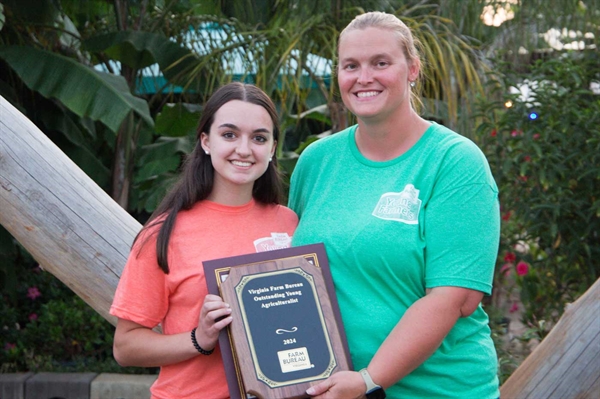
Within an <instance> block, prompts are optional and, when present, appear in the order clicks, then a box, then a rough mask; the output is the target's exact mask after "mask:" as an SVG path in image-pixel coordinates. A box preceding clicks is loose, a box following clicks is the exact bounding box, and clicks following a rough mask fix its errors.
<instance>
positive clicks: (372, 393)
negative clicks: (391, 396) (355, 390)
mask: <svg viewBox="0 0 600 399" xmlns="http://www.w3.org/2000/svg"><path fill="white" fill-rule="evenodd" d="M359 373H360V375H361V377H362V378H363V380H364V382H365V385H366V386H367V392H366V396H367V399H384V398H385V391H384V390H383V388H382V387H381V386H379V385H377V384H375V383H374V382H373V379H372V378H371V376H370V375H369V372H368V371H367V369H366V368H364V369H362V370H360V371H359Z"/></svg>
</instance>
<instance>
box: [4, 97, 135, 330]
mask: <svg viewBox="0 0 600 399" xmlns="http://www.w3.org/2000/svg"><path fill="white" fill-rule="evenodd" d="M0 224H2V226H4V227H5V228H6V229H7V230H8V231H9V232H10V233H11V234H12V235H13V237H15V238H16V239H17V240H18V241H19V242H20V243H21V245H23V246H24V247H25V248H26V249H27V251H29V253H31V255H32V256H33V257H34V258H35V259H36V261H37V262H39V264H40V266H41V267H42V268H43V269H44V270H46V271H48V272H50V273H52V274H53V275H54V276H56V277H57V278H58V279H60V280H61V281H62V282H63V283H65V284H66V285H67V286H68V287H69V288H70V289H72V290H73V291H74V292H75V293H76V294H77V295H79V296H80V297H81V298H82V299H83V300H84V301H85V302H87V303H88V304H89V305H90V306H91V307H92V308H94V309H95V310H96V311H97V312H98V313H100V314H101V315H102V316H103V317H104V318H106V319H107V320H109V321H110V322H111V323H113V324H115V323H116V319H115V318H114V317H112V316H110V315H109V313H108V311H109V308H110V304H111V303H112V299H113V296H114V292H115V289H116V287H117V283H118V281H119V276H120V275H121V271H122V270H123V266H124V265H125V261H126V259H127V256H128V255H129V249H130V246H131V243H132V242H133V238H134V237H135V235H136V234H137V232H138V231H139V230H140V228H141V225H140V224H139V223H138V222H137V221H136V220H135V219H134V218H133V217H132V216H131V215H129V214H128V213H127V212H126V211H125V210H124V209H122V208H121V207H119V206H118V205H117V203H115V202H114V201H113V200H112V199H111V198H110V196H109V195H108V194H106V193H105V192H104V191H103V190H102V189H101V188H100V187H98V185H96V183H94V181H92V180H91V179H90V178H89V177H88V176H87V175H86V174H85V173H84V172H83V171H82V170H81V169H79V167H78V166H77V165H75V163H73V162H72V161H71V160H70V159H69V158H68V157H67V156H66V155H65V154H64V153H63V152H62V151H61V150H60V149H59V148H58V147H57V146H56V145H54V143H52V142H51V141H50V140H49V139H48V137H47V136H46V135H45V134H44V133H42V132H41V131H40V130H39V129H38V128H37V127H36V126H35V125H34V124H33V123H32V122H31V121H30V120H29V119H28V118H27V117H26V116H24V115H23V114H21V113H20V112H19V111H18V110H17V109H16V108H15V107H13V106H12V105H11V104H10V103H9V102H8V101H6V100H5V99H4V98H3V97H1V96H0Z"/></svg>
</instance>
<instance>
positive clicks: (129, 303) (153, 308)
mask: <svg viewBox="0 0 600 399" xmlns="http://www.w3.org/2000/svg"><path fill="white" fill-rule="evenodd" d="M166 278H167V275H166V274H165V273H164V272H163V271H162V269H160V267H159V266H158V262H157V259H156V234H155V233H153V232H149V231H148V230H145V231H142V233H141V234H140V236H139V237H138V240H137V241H136V242H135V244H134V245H133V247H132V250H131V252H130V254H129V258H128V259H127V263H126V264H125V268H124V269H123V274H122V275H121V279H120V280H119V284H118V286H117V291H116V292H115V297H114V300H113V303H112V306H111V308H110V314H112V315H113V316H116V317H119V318H121V319H126V320H130V321H133V322H135V323H138V324H141V325H143V326H145V327H148V328H154V327H155V326H157V325H158V324H159V323H160V322H161V321H162V320H163V318H164V316H165V314H166V312H167V308H168V292H167V283H166Z"/></svg>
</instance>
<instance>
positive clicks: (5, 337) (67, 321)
mask: <svg viewBox="0 0 600 399" xmlns="http://www.w3.org/2000/svg"><path fill="white" fill-rule="evenodd" d="M7 234H8V233H7V232H6V231H5V230H4V229H1V231H0V237H1V238H2V242H3V244H2V248H0V251H1V252H2V255H3V258H4V259H5V262H6V263H8V261H10V262H14V263H15V264H19V265H20V267H18V268H8V269H3V270H0V284H2V301H1V303H0V329H1V330H0V331H1V335H0V345H1V347H0V372H2V373H7V372H18V371H34V372H35V371H95V372H123V369H122V368H121V367H120V366H119V365H118V364H117V363H116V362H115V361H114V359H113V357H112V337H113V334H114V327H113V326H112V325H111V324H110V323H109V322H108V321H106V320H104V319H103V318H102V317H101V316H100V315H99V314H98V313H96V312H95V311H94V310H93V309H92V308H90V307H89V306H87V305H86V304H85V302H83V301H82V300H81V299H80V298H79V297H77V296H76V295H75V294H74V293H73V292H72V291H71V290H69V289H68V288H67V287H66V286H64V285H63V284H62V283H61V282H60V281H59V280H57V279H56V278H55V277H54V276H52V275H51V274H50V273H47V272H45V271H43V270H42V269H41V268H40V267H39V266H38V265H37V263H36V262H35V261H34V260H33V259H32V258H31V257H30V256H29V255H28V254H27V252H25V251H24V250H23V249H22V248H21V247H19V246H18V245H16V243H15V242H14V240H12V239H10V238H8V239H7V240H4V239H5V238H7V237H5V235H7ZM7 273H14V274H15V275H14V276H9V275H8V274H7ZM144 371H145V372H149V371H150V370H138V372H144ZM125 372H127V370H126V371H125Z"/></svg>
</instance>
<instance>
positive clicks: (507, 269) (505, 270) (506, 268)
mask: <svg viewBox="0 0 600 399" xmlns="http://www.w3.org/2000/svg"><path fill="white" fill-rule="evenodd" d="M512 267H513V264H512V263H505V264H503V265H502V267H501V268H500V273H502V274H504V275H505V276H506V275H507V274H508V273H510V269H512Z"/></svg>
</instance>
